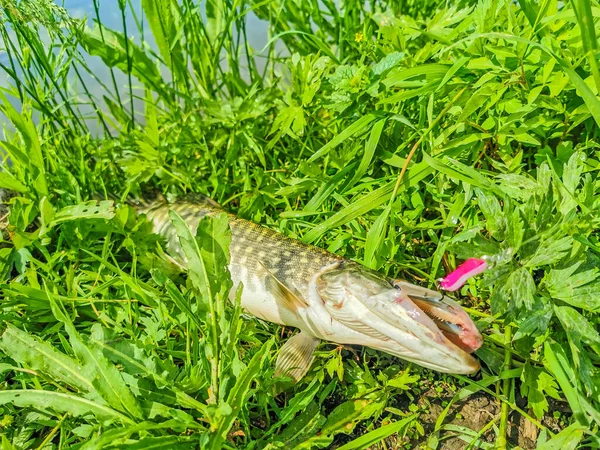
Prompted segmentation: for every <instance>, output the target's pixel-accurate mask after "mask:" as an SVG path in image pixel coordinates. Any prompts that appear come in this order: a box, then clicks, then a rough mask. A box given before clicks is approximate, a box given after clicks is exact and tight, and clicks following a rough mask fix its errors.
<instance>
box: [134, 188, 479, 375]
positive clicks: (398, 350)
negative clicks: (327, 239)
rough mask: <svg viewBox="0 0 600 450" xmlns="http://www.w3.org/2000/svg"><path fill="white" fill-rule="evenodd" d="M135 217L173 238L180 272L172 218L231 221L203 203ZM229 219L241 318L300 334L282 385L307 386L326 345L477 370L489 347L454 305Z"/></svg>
mask: <svg viewBox="0 0 600 450" xmlns="http://www.w3.org/2000/svg"><path fill="white" fill-rule="evenodd" d="M137 210H138V213H140V214H146V216H147V218H148V219H149V220H150V221H151V222H152V224H153V229H154V232H155V233H157V234H159V235H162V236H163V237H164V238H165V240H166V246H167V248H166V249H167V253H169V254H170V255H171V257H172V258H173V259H174V260H175V261H176V262H178V263H179V264H180V265H182V266H185V256H184V254H183V251H182V249H181V247H180V244H179V240H178V237H177V235H176V232H175V229H174V227H173V225H172V224H171V221H170V219H169V215H168V212H169V210H173V211H175V212H177V213H178V214H179V215H180V216H181V217H182V218H183V219H184V220H185V221H186V222H187V224H188V225H189V227H190V228H191V230H192V232H194V233H195V231H196V229H197V227H198V223H199V221H200V219H201V218H202V217H204V216H207V215H208V216H211V215H216V214H218V213H221V212H224V210H223V209H222V208H221V207H220V206H219V205H218V204H217V203H216V202H214V201H212V200H211V199H208V198H205V197H201V198H196V199H194V200H189V199H188V200H179V201H176V202H173V203H171V204H167V203H166V202H164V201H158V202H154V203H151V204H147V205H144V206H140V207H138V209H137ZM227 214H228V219H229V225H230V228H231V235H232V240H231V244H230V249H229V250H230V266H229V269H230V272H231V277H232V281H233V283H234V288H233V289H232V290H231V292H232V294H234V293H235V291H236V287H237V285H238V283H240V282H241V283H243V291H242V297H241V302H242V307H243V309H245V310H246V311H247V312H248V313H250V314H252V315H254V316H256V317H258V318H260V319H263V320H266V321H268V322H273V323H277V324H281V325H287V326H290V327H295V328H298V329H299V330H300V332H299V333H298V334H295V335H294V336H293V337H292V338H290V339H289V340H288V341H287V342H286V343H285V344H284V345H283V346H282V348H281V350H280V352H279V355H278V358H277V361H276V366H275V374H276V376H278V375H286V376H289V377H290V378H292V379H293V380H295V381H298V380H300V379H301V378H302V377H303V376H304V375H305V374H306V373H307V371H308V370H309V368H310V366H311V364H312V361H313V358H314V357H313V353H314V351H315V349H316V347H317V345H318V344H319V342H320V341H321V340H323V341H328V342H334V343H338V344H342V345H343V344H356V345H363V346H367V347H370V348H373V349H376V350H380V351H383V352H386V353H389V354H391V355H395V356H398V357H400V358H402V359H405V360H407V361H412V362H414V363H416V364H419V365H421V366H423V367H427V368H430V369H434V370H436V371H439V372H446V373H456V374H471V373H475V372H477V371H478V370H479V362H478V361H477V360H476V359H475V358H474V357H473V356H472V355H471V354H470V353H472V352H474V351H475V350H477V349H478V348H479V347H480V346H481V344H482V337H481V334H480V333H479V331H478V330H477V327H476V326H475V324H474V323H473V321H472V320H471V318H470V317H469V316H468V314H467V313H466V312H465V311H464V310H463V309H462V308H461V307H460V305H459V304H458V303H457V302H455V301H454V300H452V299H450V298H449V297H447V296H445V295H443V294H441V293H439V292H436V291H433V290H430V289H425V288H423V287H419V286H417V285H414V284H411V283H408V282H405V281H402V280H393V279H389V278H387V277H385V276H383V275H381V274H380V273H378V272H376V271H373V270H370V269H368V268H366V267H364V266H362V265H360V264H358V263H356V262H353V261H351V260H348V259H345V258H342V257H340V256H338V255H335V254H333V253H329V252H327V251H325V250H323V249H320V248H318V247H314V246H311V245H307V244H304V243H302V242H300V241H297V240H295V239H291V238H289V237H286V236H284V235H283V234H281V233H279V232H277V231H274V230H271V229H269V228H266V227H263V226H260V225H258V224H256V223H253V222H250V221H247V220H244V219H241V218H239V217H237V216H235V215H233V214H230V213H227Z"/></svg>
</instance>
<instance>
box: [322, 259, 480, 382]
mask: <svg viewBox="0 0 600 450" xmlns="http://www.w3.org/2000/svg"><path fill="white" fill-rule="evenodd" d="M315 285H316V291H317V293H318V295H319V297H320V299H321V300H322V302H323V305H324V307H325V309H326V310H327V312H328V313H329V315H330V316H331V318H332V319H333V320H336V321H338V322H340V323H341V324H342V325H345V326H346V327H348V328H351V329H352V331H353V335H354V337H353V339H352V342H346V343H364V345H366V346H368V347H371V348H374V349H376V350H381V351H384V352H387V353H390V354H393V355H396V356H399V357H401V358H403V359H406V360H408V361H412V362H415V363H417V364H419V365H421V366H424V367H428V368H431V369H434V370H437V371H439V372H446V373H457V374H470V373H475V372H477V371H478V370H479V367H480V366H479V362H478V361H477V360H476V359H475V358H474V357H473V356H471V355H470V352H472V351H474V350H476V349H477V348H479V347H480V346H481V343H482V339H481V335H480V334H479V331H477V327H476V326H475V324H473V322H472V321H471V319H470V318H469V316H468V315H467V313H466V312H465V311H464V310H463V309H462V308H461V307H460V305H458V303H456V302H454V301H452V300H450V299H448V298H447V297H445V296H443V295H441V294H437V296H438V297H437V298H434V296H432V295H431V294H430V293H431V292H433V293H435V291H430V290H425V294H428V295H423V294H422V293H421V295H420V296H419V295H416V294H415V292H417V293H419V292H421V291H422V290H423V289H422V288H420V287H418V286H415V285H411V284H409V283H404V282H395V281H392V280H388V279H386V278H385V277H383V276H381V275H379V274H378V273H376V272H374V271H370V270H369V269H366V268H364V267H362V266H360V265H358V264H353V263H351V264H348V263H341V264H339V265H337V266H335V267H332V268H331V269H329V270H326V271H324V272H322V273H321V274H320V275H319V277H318V278H317V279H316V282H315ZM411 293H412V296H411ZM413 296H414V297H419V298H417V299H416V301H414V299H413V298H412V297H413ZM420 306H423V308H422V307H420ZM356 333H358V339H357V338H356V336H357V334H356ZM361 336H362V337H364V339H363V342H360V341H361V339H360V338H361ZM338 342H339V341H338Z"/></svg>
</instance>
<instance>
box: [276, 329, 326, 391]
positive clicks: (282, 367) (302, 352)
mask: <svg viewBox="0 0 600 450" xmlns="http://www.w3.org/2000/svg"><path fill="white" fill-rule="evenodd" d="M319 342H320V340H319V339H317V338H316V337H314V336H311V335H310V334H308V333H306V332H304V331H301V332H300V333H298V334H296V335H294V336H292V337H291V338H290V339H288V341H287V342H286V343H285V344H283V346H282V347H281V350H279V355H278V356H277V361H276V362H275V376H276V377H278V376H289V377H291V378H293V379H294V380H295V381H296V382H298V381H300V380H301V379H302V377H304V375H306V372H308V369H310V365H311V364H312V362H313V359H314V351H315V349H316V348H317V345H318V344H319Z"/></svg>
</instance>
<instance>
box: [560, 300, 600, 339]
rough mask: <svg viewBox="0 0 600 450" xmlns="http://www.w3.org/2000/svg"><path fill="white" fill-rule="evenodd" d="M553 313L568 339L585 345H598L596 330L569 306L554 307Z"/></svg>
mask: <svg viewBox="0 0 600 450" xmlns="http://www.w3.org/2000/svg"><path fill="white" fill-rule="evenodd" d="M554 311H555V312H556V317H558V319H559V320H560V322H561V323H562V326H563V328H564V329H565V331H566V332H567V335H568V336H569V339H574V340H577V341H582V342H583V343H585V344H600V334H599V333H598V330H597V329H596V328H595V327H594V326H593V325H592V324H591V323H590V322H589V321H588V320H587V319H586V318H585V317H583V316H582V315H581V314H580V313H579V312H578V311H577V310H576V309H573V308H571V307H570V306H555V307H554Z"/></svg>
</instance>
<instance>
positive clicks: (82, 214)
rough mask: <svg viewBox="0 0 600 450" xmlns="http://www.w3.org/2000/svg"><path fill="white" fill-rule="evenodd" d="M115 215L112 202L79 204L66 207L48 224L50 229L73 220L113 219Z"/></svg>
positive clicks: (93, 201) (92, 201)
mask: <svg viewBox="0 0 600 450" xmlns="http://www.w3.org/2000/svg"><path fill="white" fill-rule="evenodd" d="M114 215H115V208H114V203H113V202H112V200H102V201H100V202H97V201H95V200H91V201H89V202H83V203H78V204H76V205H71V206H66V207H64V208H62V209H60V210H59V211H57V212H56V214H54V218H53V220H52V221H51V222H50V223H49V224H48V228H51V227H54V226H56V225H58V224H60V223H63V222H68V221H71V220H86V219H105V220H108V219H112V218H113V217H114Z"/></svg>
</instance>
